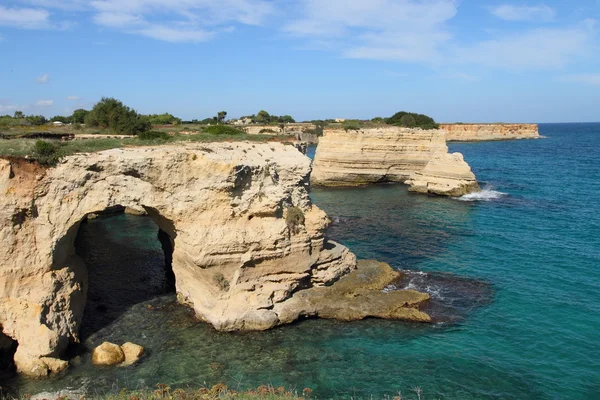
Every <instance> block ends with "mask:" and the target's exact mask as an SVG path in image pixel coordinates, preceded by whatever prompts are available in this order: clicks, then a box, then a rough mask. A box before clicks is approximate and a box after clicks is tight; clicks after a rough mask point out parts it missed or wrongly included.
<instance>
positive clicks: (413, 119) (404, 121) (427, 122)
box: [385, 111, 440, 129]
mask: <svg viewBox="0 0 600 400" xmlns="http://www.w3.org/2000/svg"><path fill="white" fill-rule="evenodd" d="M385 122H386V123H387V124H390V125H396V126H403V127H407V128H421V129H438V128H439V127H440V126H439V125H438V124H437V123H436V122H435V121H434V120H433V118H431V117H428V116H427V115H424V114H417V113H411V112H406V111H400V112H397V113H396V114H394V115H393V116H391V117H390V118H386V119H385Z"/></svg>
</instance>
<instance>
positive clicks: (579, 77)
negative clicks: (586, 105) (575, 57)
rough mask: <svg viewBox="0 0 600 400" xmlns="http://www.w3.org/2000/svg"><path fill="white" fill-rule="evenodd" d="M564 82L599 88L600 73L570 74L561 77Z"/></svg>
mask: <svg viewBox="0 0 600 400" xmlns="http://www.w3.org/2000/svg"><path fill="white" fill-rule="evenodd" d="M562 79H563V80H564V81H567V82H575V83H581V84H584V85H591V86H600V73H598V74H571V75H566V76H564V77H562Z"/></svg>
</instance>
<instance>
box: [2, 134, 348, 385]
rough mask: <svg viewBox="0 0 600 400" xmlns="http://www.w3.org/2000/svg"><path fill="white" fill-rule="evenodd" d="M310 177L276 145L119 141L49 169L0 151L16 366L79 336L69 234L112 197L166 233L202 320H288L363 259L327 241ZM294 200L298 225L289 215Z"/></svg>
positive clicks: (305, 165)
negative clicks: (305, 292) (295, 300)
mask: <svg viewBox="0 0 600 400" xmlns="http://www.w3.org/2000/svg"><path fill="white" fill-rule="evenodd" d="M309 173H310V160H309V159H308V158H306V157H305V156H303V155H302V154H301V153H299V152H298V151H297V150H296V149H295V148H294V147H293V146H286V145H283V144H279V143H269V144H250V143H220V144H216V143H212V144H202V145H200V144H193V145H186V146H164V147H149V148H129V149H114V150H108V151H104V152H100V153H94V154H82V155H75V156H70V157H67V158H66V159H64V160H63V162H61V163H60V164H59V165H58V166H57V167H55V168H51V169H44V168H41V167H39V166H37V165H35V164H33V163H29V162H27V161H25V160H0V193H2V196H1V197H0V240H1V242H2V244H3V251H2V252H0V330H1V331H2V332H3V333H4V334H5V335H7V336H9V337H10V338H12V339H14V340H16V341H18V348H17V352H16V354H15V357H14V358H15V363H16V365H17V367H18V369H19V371H20V372H22V373H24V374H27V375H32V376H43V375H46V374H48V372H49V371H52V370H53V366H54V365H55V364H56V361H57V360H56V358H58V357H59V356H60V355H61V353H62V352H63V351H64V349H65V348H66V346H67V344H68V343H69V342H72V341H77V340H78V330H79V324H80V321H81V318H82V313H83V309H84V305H85V301H86V291H87V289H86V286H87V270H86V266H85V265H84V264H83V261H82V260H81V259H80V258H79V257H78V256H77V255H76V254H75V251H74V240H75V238H76V235H77V232H78V228H79V224H80V223H81V221H82V220H83V219H85V218H86V216H87V215H88V214H90V213H94V212H99V211H102V210H105V209H107V208H110V207H114V206H123V207H129V208H132V209H144V210H145V211H146V212H147V213H148V215H149V216H150V217H151V218H152V219H153V220H154V221H155V222H156V224H157V225H158V226H159V227H160V229H161V230H162V231H164V232H166V234H168V239H170V240H171V242H172V245H173V246H172V247H173V249H174V251H173V255H172V259H173V263H172V265H173V272H174V274H175V277H176V286H177V292H178V296H179V299H180V301H182V302H185V303H188V304H190V305H191V306H192V307H193V308H194V309H195V311H196V314H197V316H198V317H199V318H201V319H203V320H205V321H207V322H209V323H211V324H212V325H213V326H214V327H215V328H217V329H219V330H226V331H229V330H238V329H248V330H260V329H267V328H270V327H273V326H276V325H278V324H280V323H284V322H289V320H290V317H289V315H290V312H289V311H286V316H285V319H284V320H283V321H282V320H281V319H280V318H279V315H278V310H280V309H281V310H283V309H286V310H287V308H286V307H284V306H283V305H282V304H284V303H285V302H286V301H287V300H288V299H290V298H291V297H292V296H293V295H294V293H296V292H297V291H299V290H302V289H308V288H315V287H320V286H325V285H328V284H330V283H332V282H334V281H336V280H337V279H339V278H340V277H341V276H343V275H345V274H347V273H348V272H350V271H351V270H353V269H354V268H355V265H356V258H355V256H354V255H353V254H352V253H350V252H349V251H348V250H347V249H346V248H344V247H343V246H340V245H338V244H335V243H333V242H327V243H326V242H325V240H324V236H323V232H324V229H325V228H326V226H327V224H328V221H329V220H328V218H327V216H326V215H325V213H324V212H323V211H321V210H320V209H319V208H317V207H316V206H314V205H312V204H311V202H310V199H309V196H308V192H307V187H308V179H309V178H308V177H309ZM292 206H293V207H297V208H299V209H301V210H302V211H303V214H304V217H305V220H304V222H303V223H302V224H299V225H298V224H296V225H291V224H290V223H289V222H287V223H286V214H287V212H288V209H289V207H292ZM296 311H297V314H299V315H301V314H302V311H301V310H300V311H298V310H296Z"/></svg>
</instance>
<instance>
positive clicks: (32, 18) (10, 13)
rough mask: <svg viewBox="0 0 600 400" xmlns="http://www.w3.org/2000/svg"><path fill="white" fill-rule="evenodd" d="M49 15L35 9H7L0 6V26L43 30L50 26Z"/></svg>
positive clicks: (45, 11)
mask: <svg viewBox="0 0 600 400" xmlns="http://www.w3.org/2000/svg"><path fill="white" fill-rule="evenodd" d="M49 19H50V13H49V12H48V11H47V10H43V9H37V8H8V7H4V6H1V5H0V26H10V27H13V28H21V29H44V28H48V27H49V26H50V23H49Z"/></svg>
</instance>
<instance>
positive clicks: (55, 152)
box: [33, 140, 61, 166]
mask: <svg viewBox="0 0 600 400" xmlns="http://www.w3.org/2000/svg"><path fill="white" fill-rule="evenodd" d="M33 155H34V158H35V159H36V160H37V161H38V162H39V163H40V164H41V165H46V166H54V165H56V164H57V163H58V162H59V161H60V158H61V156H60V153H59V148H58V146H56V145H54V144H52V143H49V142H46V141H44V140H37V141H36V142H35V145H34V147H33Z"/></svg>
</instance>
